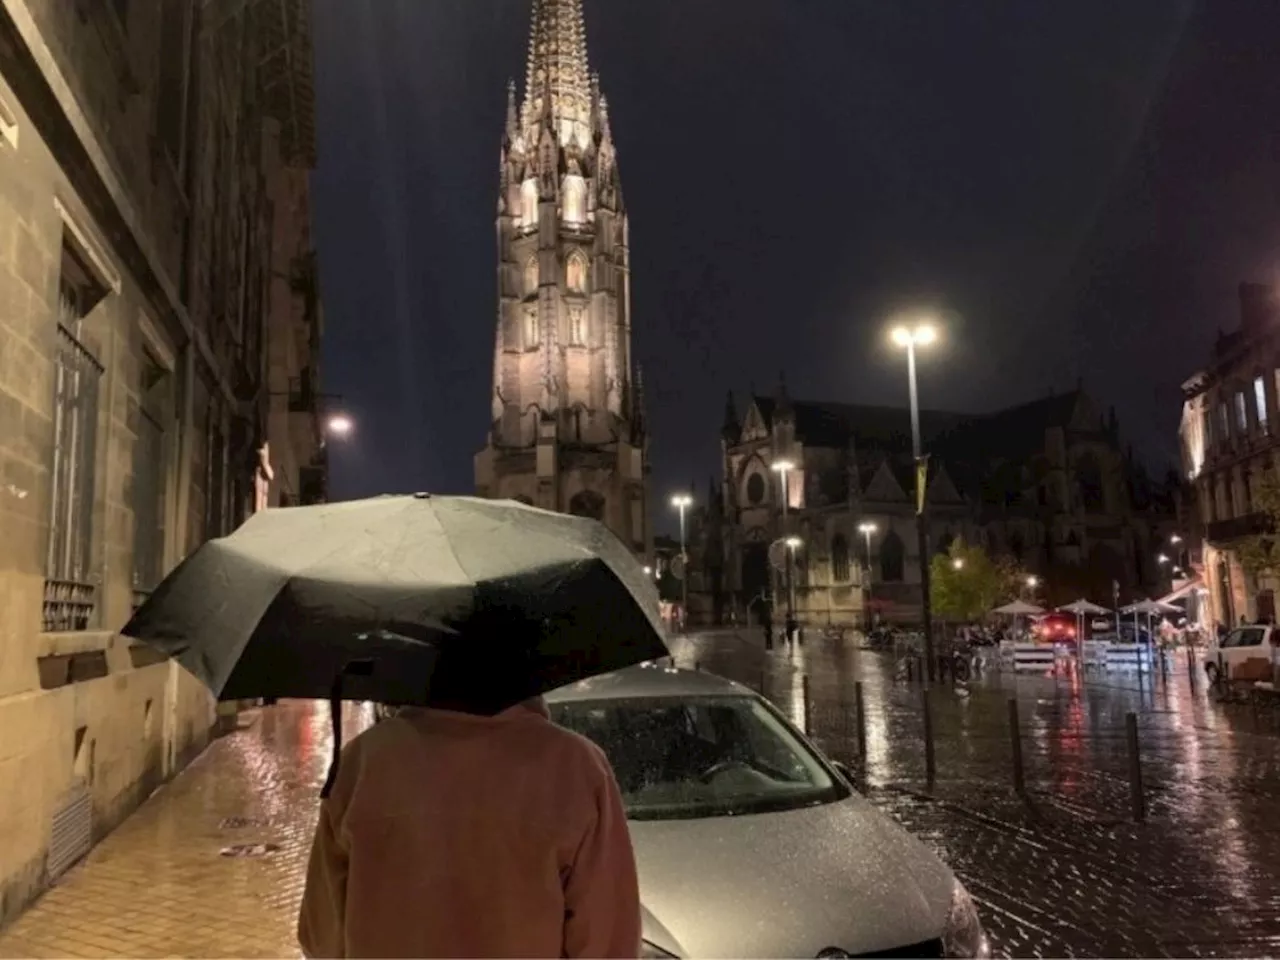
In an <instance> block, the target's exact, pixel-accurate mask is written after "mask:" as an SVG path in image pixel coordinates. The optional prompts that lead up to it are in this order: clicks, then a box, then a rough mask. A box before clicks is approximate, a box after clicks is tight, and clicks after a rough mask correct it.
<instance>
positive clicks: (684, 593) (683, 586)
mask: <svg viewBox="0 0 1280 960" xmlns="http://www.w3.org/2000/svg"><path fill="white" fill-rule="evenodd" d="M671 505H672V506H673V507H675V508H676V509H677V510H679V511H680V565H681V567H682V568H683V569H681V571H680V573H681V577H680V625H681V626H682V627H684V628H685V629H688V626H689V554H688V551H687V550H686V549H685V526H684V512H685V511H686V510H688V509H689V508H690V507H691V506H693V497H691V496H689V494H687V493H677V494H675V495H674V496H672V498H671Z"/></svg>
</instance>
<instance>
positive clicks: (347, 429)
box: [324, 413, 356, 437]
mask: <svg viewBox="0 0 1280 960" xmlns="http://www.w3.org/2000/svg"><path fill="white" fill-rule="evenodd" d="M324 426H325V432H326V433H328V434H329V435H331V436H334V437H349V436H351V432H352V431H353V430H355V428H356V425H355V421H353V420H352V419H351V418H350V417H349V416H347V415H346V414H345V413H335V414H334V415H333V416H331V417H330V418H329V419H328V420H327V421H326V422H325V425H324Z"/></svg>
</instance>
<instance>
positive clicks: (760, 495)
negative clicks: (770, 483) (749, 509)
mask: <svg viewBox="0 0 1280 960" xmlns="http://www.w3.org/2000/svg"><path fill="white" fill-rule="evenodd" d="M764 495H765V485H764V477H763V476H761V475H760V474H759V473H753V474H751V476H749V477H747V503H749V504H751V505H752V506H753V507H754V506H759V505H760V503H761V502H763V501H764Z"/></svg>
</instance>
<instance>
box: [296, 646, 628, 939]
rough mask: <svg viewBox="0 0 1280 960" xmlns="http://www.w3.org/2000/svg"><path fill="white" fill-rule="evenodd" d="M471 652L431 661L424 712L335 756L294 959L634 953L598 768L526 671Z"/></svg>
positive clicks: (620, 851) (613, 821) (623, 860)
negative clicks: (479, 684) (481, 679)
mask: <svg viewBox="0 0 1280 960" xmlns="http://www.w3.org/2000/svg"><path fill="white" fill-rule="evenodd" d="M477 651H483V647H482V646H481V645H479V644H475V645H470V646H465V647H463V648H462V651H461V652H460V653H459V655H458V656H457V657H456V658H450V657H449V656H448V655H445V656H442V658H441V660H440V663H439V665H438V666H437V668H436V671H435V675H434V676H433V678H432V684H431V686H432V691H433V692H432V702H433V704H435V705H434V706H431V707H427V708H413V707H410V708H406V709H404V710H401V711H400V713H399V714H397V716H395V717H394V718H392V719H390V720H387V721H385V722H383V723H380V724H378V725H377V726H375V727H373V728H371V729H369V730H367V731H365V732H364V733H362V734H361V735H360V736H358V737H356V738H355V739H354V740H353V741H351V743H350V744H348V746H347V747H346V749H345V750H344V751H343V760H342V765H341V767H340V768H339V771H338V774H337V777H336V779H335V781H334V784H333V787H332V790H331V792H330V795H329V797H328V798H327V799H325V800H324V801H322V803H321V809H320V821H319V823H318V825H317V827H316V835H315V841H314V845H313V847H312V852H311V861H310V864H309V866H308V870H307V882H306V889H305V892H304V894H303V899H302V907H301V910H300V913H299V921H298V941H299V944H300V945H301V946H302V949H303V951H304V953H305V954H306V955H307V956H308V957H315V958H320V957H638V956H639V951H640V894H639V887H638V882H637V879H636V866H635V860H634V855H633V853H632V849H631V839H630V835H629V834H628V832H627V820H626V812H625V810H624V808H623V804H622V798H621V795H620V793H619V790H618V785H617V782H616V781H615V779H614V775H613V771H612V769H611V768H610V766H609V763H608V761H607V760H606V759H605V757H604V754H603V753H602V752H601V750H600V749H599V748H598V747H597V746H596V745H595V744H593V743H592V742H590V741H589V740H587V739H585V738H583V737H580V736H579V735H577V734H575V733H573V732H571V731H569V730H565V729H563V728H561V727H558V726H556V725H555V724H553V723H552V722H551V720H550V719H549V717H548V714H547V708H546V705H545V704H544V703H543V701H542V698H541V697H540V696H536V695H535V696H532V697H530V696H529V694H530V693H531V689H530V686H529V684H528V676H529V672H530V671H528V670H525V669H521V667H520V666H519V665H518V664H517V662H516V660H515V659H514V658H513V659H511V660H508V661H506V662H505V663H504V664H503V666H502V667H501V668H500V669H495V666H494V664H493V662H492V661H493V657H492V654H491V653H488V652H487V651H483V652H480V653H477ZM481 659H484V660H487V661H489V662H480V661H481ZM478 672H479V673H483V674H484V675H487V676H488V677H489V681H488V686H487V688H486V690H485V691H484V693H483V695H477V694H476V693H475V692H474V690H473V685H472V682H471V679H470V678H471V677H474V676H475V675H476V674H477V673H478ZM512 701H516V703H515V705H514V706H507V707H505V708H503V704H506V703H510V702H512Z"/></svg>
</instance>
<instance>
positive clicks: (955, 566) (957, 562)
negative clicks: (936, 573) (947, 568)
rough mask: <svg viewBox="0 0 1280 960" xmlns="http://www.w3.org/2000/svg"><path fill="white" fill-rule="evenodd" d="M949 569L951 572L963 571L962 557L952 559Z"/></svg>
mask: <svg viewBox="0 0 1280 960" xmlns="http://www.w3.org/2000/svg"><path fill="white" fill-rule="evenodd" d="M951 569H952V570H963V569H964V557H956V558H954V559H953V560H952V561H951Z"/></svg>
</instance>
